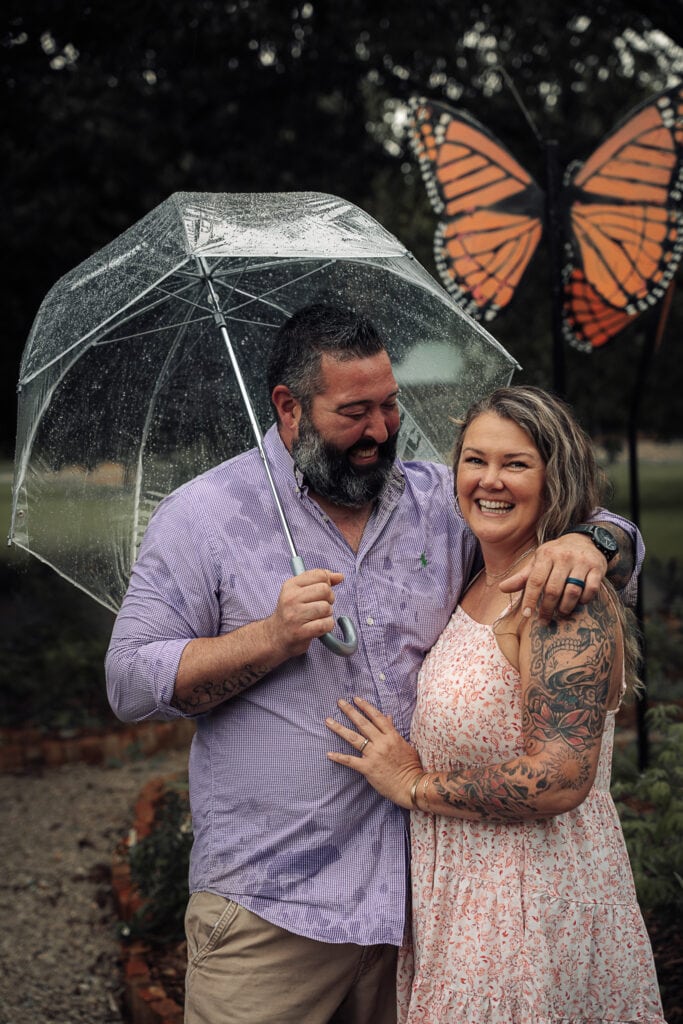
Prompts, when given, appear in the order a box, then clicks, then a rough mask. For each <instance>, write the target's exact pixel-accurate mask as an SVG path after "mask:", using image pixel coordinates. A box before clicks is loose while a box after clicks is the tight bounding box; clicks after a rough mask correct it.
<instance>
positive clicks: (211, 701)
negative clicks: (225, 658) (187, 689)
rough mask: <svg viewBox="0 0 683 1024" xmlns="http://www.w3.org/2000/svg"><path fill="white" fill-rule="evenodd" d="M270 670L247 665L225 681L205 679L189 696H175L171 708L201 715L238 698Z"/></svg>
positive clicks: (188, 713) (187, 713)
mask: <svg viewBox="0 0 683 1024" xmlns="http://www.w3.org/2000/svg"><path fill="white" fill-rule="evenodd" d="M269 671H270V670H269V669H268V668H266V667H263V666H259V665H245V666H244V668H242V669H240V670H239V671H238V672H235V673H233V675H231V676H226V678H225V679H205V680H204V681H203V682H201V683H197V685H196V686H194V687H193V688H192V691H191V693H190V694H189V695H187V696H185V697H179V696H178V695H177V694H174V695H173V697H172V699H171V707H174V708H177V709H178V711H182V712H183V714H185V715H201V714H202V713H203V712H205V711H210V710H211V708H213V707H215V706H216V705H217V704H222V703H223V702H224V701H226V700H230V698H231V697H236V696H238V694H240V693H242V692H243V691H244V690H248V689H249V687H250V686H253V685H254V683H257V682H258V681H259V679H263V677H264V676H265V675H266V673H267V672H269Z"/></svg>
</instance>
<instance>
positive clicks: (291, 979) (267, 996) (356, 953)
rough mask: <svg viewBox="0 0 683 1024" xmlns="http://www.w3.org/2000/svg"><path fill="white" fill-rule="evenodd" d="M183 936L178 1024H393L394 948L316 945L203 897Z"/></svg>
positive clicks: (191, 908)
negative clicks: (184, 955)
mask: <svg viewBox="0 0 683 1024" xmlns="http://www.w3.org/2000/svg"><path fill="white" fill-rule="evenodd" d="M185 931H186V934H187V958H188V967H187V980H186V996H185V1024H395V1021H396V947H395V946H356V945H353V944H352V943H343V944H339V945H338V944H337V943H327V942H316V941H315V940H314V939H307V938H304V937H303V936H301V935H293V934H292V933H291V932H287V931H284V930H283V929H282V928H278V927H277V926H276V925H273V924H269V923H268V922H267V921H264V920H262V919H261V918H260V917H257V916H256V915H255V914H252V913H251V912H250V911H249V910H245V909H244V907H240V906H239V905H238V904H237V903H233V902H231V901H230V900H226V899H223V897H221V896H215V895H213V894H212V893H208V892H198V893H194V895H192V896H191V897H190V902H189V903H188V907H187V913H186V915H185Z"/></svg>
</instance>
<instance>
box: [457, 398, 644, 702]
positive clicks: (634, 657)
mask: <svg viewBox="0 0 683 1024" xmlns="http://www.w3.org/2000/svg"><path fill="white" fill-rule="evenodd" d="M483 413H494V414H495V415H496V416H499V417H500V418H501V419H507V420H511V421H512V422H513V423H516V424H517V426H518V427H521V428H522V430H524V431H525V432H526V433H527V434H528V435H529V437H530V438H531V440H532V441H533V443H534V445H535V446H536V448H537V449H538V452H539V454H540V456H541V458H542V459H543V462H544V465H545V487H544V494H543V512H542V514H541V516H540V518H539V520H538V523H537V525H536V538H537V541H538V543H539V544H542V543H543V542H544V541H547V540H553V539H554V538H555V537H559V536H560V534H562V533H563V532H564V531H565V530H567V529H568V528H569V527H570V526H575V525H576V524H577V523H585V522H586V521H587V520H588V519H590V518H591V516H592V515H593V513H594V511H595V509H596V508H598V507H599V506H600V504H601V502H602V501H603V500H604V498H605V495H606V494H607V492H608V490H609V482H608V479H607V476H606V475H605V473H604V472H603V470H602V469H601V467H600V466H599V465H598V461H597V458H596V455H595V450H594V448H593V443H592V441H591V439H590V437H589V436H588V434H587V433H586V432H585V430H583V428H582V427H581V426H580V424H579V423H578V421H577V419H576V417H575V415H574V413H573V412H572V410H571V408H570V407H569V406H568V405H567V403H566V402H564V401H562V399H560V398H558V397H557V395H553V394H552V393H551V392H549V391H544V390H543V389H541V388H537V387H533V386H532V385H520V386H518V387H507V388H497V389H496V390H495V391H493V392H492V393H491V394H490V395H487V396H486V397H485V398H483V399H481V400H480V401H479V402H476V403H475V404H474V405H472V406H470V408H469V409H468V411H467V413H466V414H465V417H464V419H462V420H458V421H457V423H458V433H457V436H456V439H455V445H454V448H453V472H454V474H455V477H456V480H457V471H458V464H459V462H460V456H461V454H462V446H463V439H464V436H465V432H466V431H467V428H468V427H469V426H470V424H471V423H472V422H473V421H474V420H475V419H476V418H477V417H478V416H481V415H482V414H483ZM456 495H457V483H456ZM605 585H606V586H607V588H608V590H609V591H610V592H611V593H612V595H614V588H613V587H612V585H611V584H610V583H608V582H607V581H605ZM613 604H614V607H615V610H616V612H617V615H618V617H619V620H620V623H621V627H622V632H623V636H624V653H625V659H624V662H625V663H624V668H625V673H626V682H627V686H628V688H629V690H630V691H635V690H637V688H638V685H639V684H638V665H639V661H640V650H639V644H638V631H637V628H636V622H635V617H634V615H633V613H632V612H631V611H630V609H628V608H626V607H625V606H624V604H623V602H622V601H621V600H619V599H618V598H617V599H616V600H614V601H613Z"/></svg>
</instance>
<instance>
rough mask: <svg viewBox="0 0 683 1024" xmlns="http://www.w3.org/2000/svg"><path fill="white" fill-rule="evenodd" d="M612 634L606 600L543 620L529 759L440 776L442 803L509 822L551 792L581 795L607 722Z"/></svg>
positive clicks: (531, 689)
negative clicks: (546, 620)
mask: <svg viewBox="0 0 683 1024" xmlns="http://www.w3.org/2000/svg"><path fill="white" fill-rule="evenodd" d="M612 634H613V612H612V611H611V609H610V608H609V606H608V605H605V604H603V602H601V601H596V602H593V603H592V604H590V605H586V606H583V607H580V608H579V609H577V611H576V612H575V613H574V614H573V615H572V616H571V618H570V619H559V620H557V621H552V622H550V623H549V624H541V623H538V622H537V623H536V624H535V625H534V626H533V627H532V630H531V664H530V672H529V676H530V678H529V682H528V685H527V688H526V694H525V700H524V708H523V712H522V727H523V735H524V755H523V756H521V757H518V758H514V759H512V760H510V761H508V762H506V763H505V764H494V765H490V766H489V765H484V766H478V767H476V768H469V769H464V770H460V771H455V772H451V773H449V774H448V775H447V776H446V778H445V779H444V777H443V776H439V777H437V778H436V779H435V781H434V788H435V790H436V792H437V793H438V794H439V796H440V797H441V798H442V800H443V801H444V802H445V803H447V804H449V805H450V806H451V807H453V808H457V809H459V810H463V811H471V812H475V813H477V814H478V815H480V816H481V817H484V818H487V819H489V820H498V821H508V820H519V819H520V818H529V817H533V816H534V815H535V813H539V814H541V813H542V810H538V811H537V808H538V800H539V798H540V797H542V796H543V794H544V793H546V792H547V791H548V790H549V789H551V788H554V789H556V790H557V789H562V790H574V791H577V790H581V789H582V788H583V787H584V786H585V785H586V783H587V781H588V779H589V778H590V774H591V757H590V755H591V754H592V753H593V752H594V749H595V747H596V745H598V746H599V744H600V740H601V737H602V732H603V728H604V723H605V711H606V706H607V698H608V693H609V686H610V679H611V675H612V665H613V661H614V655H615V641H614V637H613V635H612ZM558 739H559V740H560V741H561V742H560V743H559V744H558V742H557V741H558Z"/></svg>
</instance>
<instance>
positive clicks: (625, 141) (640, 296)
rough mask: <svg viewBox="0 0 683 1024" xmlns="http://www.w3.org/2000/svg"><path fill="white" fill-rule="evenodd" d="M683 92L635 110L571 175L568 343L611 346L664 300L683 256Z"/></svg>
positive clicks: (565, 313) (566, 306)
mask: <svg viewBox="0 0 683 1024" xmlns="http://www.w3.org/2000/svg"><path fill="white" fill-rule="evenodd" d="M682 177H683V87H681V86H676V87H674V88H673V89H669V90H667V91H665V92H664V93H661V94H660V95H659V96H657V97H655V98H654V99H653V100H651V101H650V102H648V103H645V104H643V105H642V106H641V107H639V108H637V109H636V110H635V111H634V112H632V113H631V114H630V115H629V116H628V117H627V118H626V120H625V121H624V122H622V124H620V125H619V126H618V127H617V128H616V129H615V130H614V131H613V132H612V133H611V134H610V135H609V136H608V137H607V138H606V139H605V141H604V142H603V143H602V144H601V145H600V146H598V148H597V149H596V150H595V152H594V153H593V155H592V156H591V157H590V158H589V160H587V161H586V163H585V164H583V165H582V166H581V167H580V168H579V169H578V171H575V172H574V173H572V174H571V176H570V183H569V188H568V190H567V192H566V197H567V200H568V201H567V206H568V217H569V223H570V228H571V237H572V243H571V244H570V246H569V247H568V254H567V261H566V265H565V271H564V279H565V294H564V305H563V330H564V335H565V338H566V339H567V340H568V341H569V342H570V343H571V344H572V345H574V346H575V347H577V348H581V349H584V350H590V349H591V348H595V347H598V346H599V345H603V344H605V342H606V341H609V339H610V338H611V337H613V336H614V334H616V333H617V332H618V331H620V330H622V329H623V328H624V327H625V326H627V325H628V324H629V323H630V322H631V321H632V320H633V318H634V317H636V316H637V315H638V314H639V313H641V312H642V311H643V310H645V309H648V308H649V307H650V306H652V305H654V304H655V303H657V302H659V301H660V299H661V298H662V296H663V295H664V292H665V291H666V288H667V286H668V285H669V283H670V281H671V279H672V277H673V275H674V274H675V272H676V268H677V267H678V264H679V262H680V259H681V253H682V252H683V212H682V204H681V184H682Z"/></svg>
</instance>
